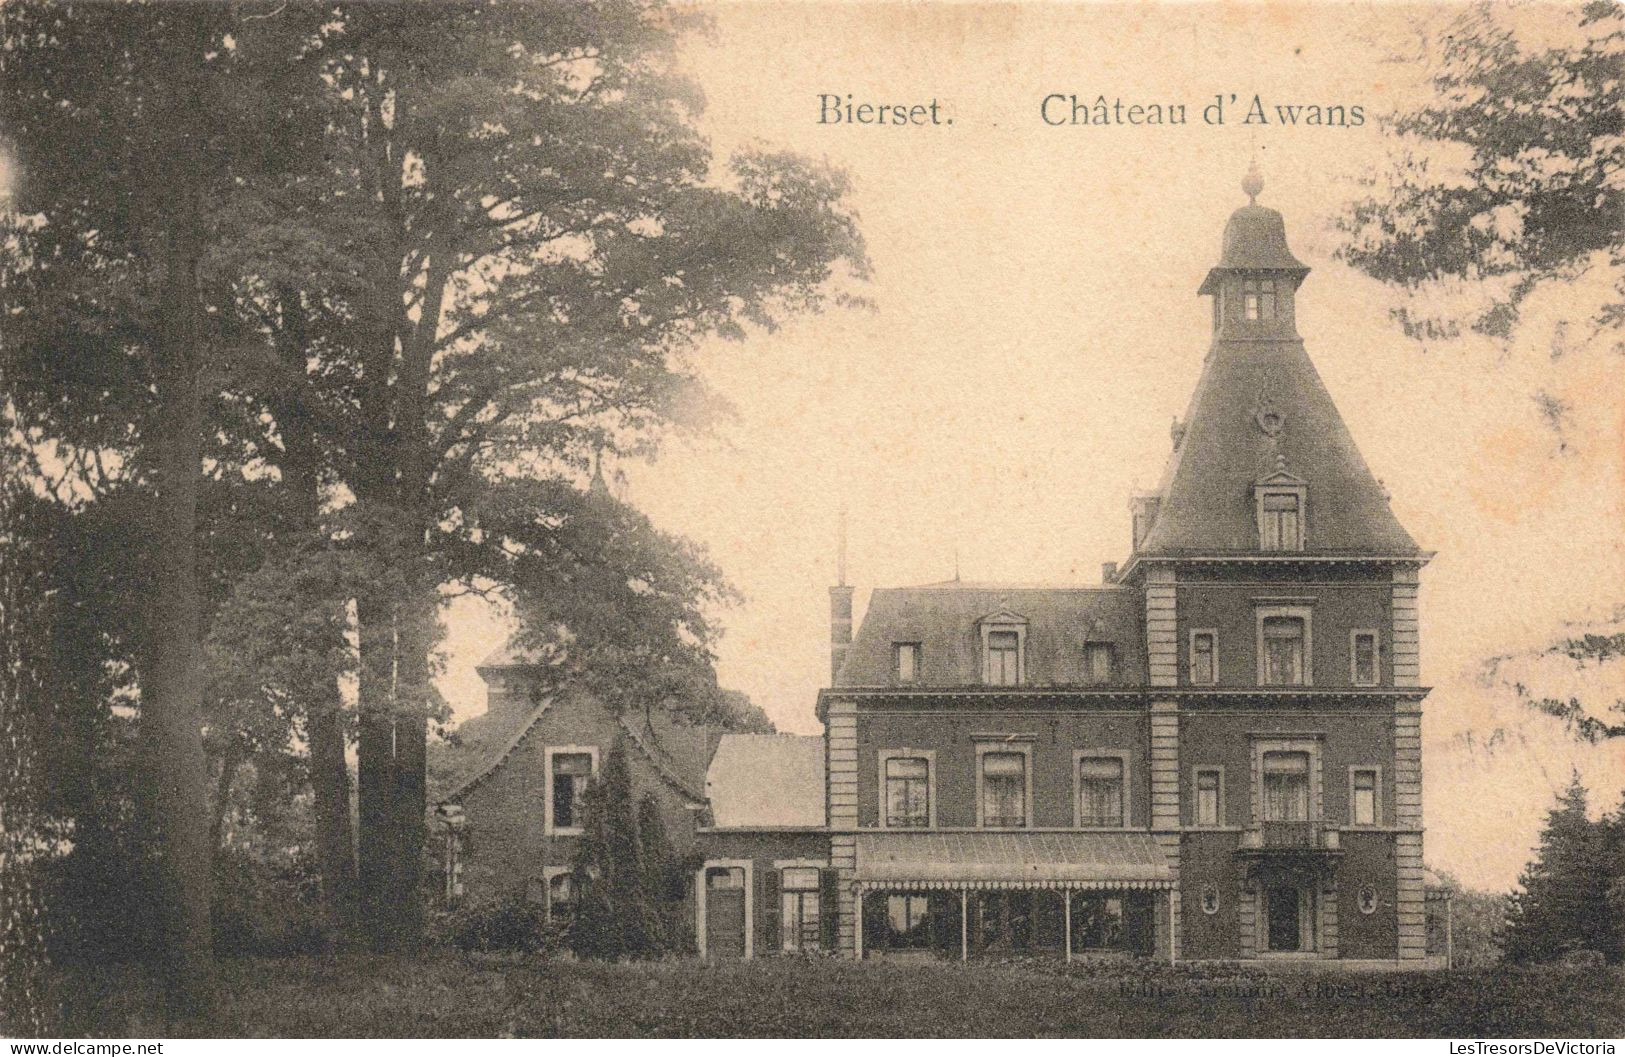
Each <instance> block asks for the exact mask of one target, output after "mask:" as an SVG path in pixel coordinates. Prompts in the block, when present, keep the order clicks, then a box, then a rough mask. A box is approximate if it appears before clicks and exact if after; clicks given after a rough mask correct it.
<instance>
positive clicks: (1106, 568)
mask: <svg viewBox="0 0 1625 1057" xmlns="http://www.w3.org/2000/svg"><path fill="white" fill-rule="evenodd" d="M1100 582H1101V583H1103V584H1110V583H1116V582H1117V563H1116V562H1102V563H1101V565H1100Z"/></svg>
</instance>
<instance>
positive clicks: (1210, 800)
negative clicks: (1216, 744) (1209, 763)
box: [1196, 767, 1219, 826]
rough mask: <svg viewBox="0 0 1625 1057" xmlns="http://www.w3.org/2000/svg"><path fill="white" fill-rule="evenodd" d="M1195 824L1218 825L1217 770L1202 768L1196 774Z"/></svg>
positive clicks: (1214, 768) (1215, 768)
mask: <svg viewBox="0 0 1625 1057" xmlns="http://www.w3.org/2000/svg"><path fill="white" fill-rule="evenodd" d="M1196 824H1197V825H1198V826H1217V825H1218V824H1219V769H1218V768H1217V767H1204V768H1201V769H1199V770H1198V771H1197V772H1196Z"/></svg>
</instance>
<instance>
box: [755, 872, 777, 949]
mask: <svg viewBox="0 0 1625 1057" xmlns="http://www.w3.org/2000/svg"><path fill="white" fill-rule="evenodd" d="M761 889H762V900H761V902H760V903H759V904H758V905H757V907H756V917H757V920H758V921H760V922H761V925H760V926H759V927H758V928H757V935H758V936H760V937H761V949H760V950H758V951H757V952H756V953H757V954H777V953H778V951H779V947H780V943H779V871H777V870H774V869H767V870H763V871H762V884H761Z"/></svg>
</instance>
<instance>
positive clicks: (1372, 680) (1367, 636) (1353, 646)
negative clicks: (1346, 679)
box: [1349, 631, 1381, 686]
mask: <svg viewBox="0 0 1625 1057" xmlns="http://www.w3.org/2000/svg"><path fill="white" fill-rule="evenodd" d="M1349 669H1350V670H1349V675H1350V676H1351V677H1352V678H1351V681H1352V682H1353V683H1354V685H1355V686H1376V685H1377V683H1379V682H1380V681H1381V680H1380V678H1379V674H1378V670H1377V633H1376V632H1375V631H1356V632H1352V633H1351V634H1350V636H1349Z"/></svg>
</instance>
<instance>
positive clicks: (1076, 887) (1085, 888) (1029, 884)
mask: <svg viewBox="0 0 1625 1057" xmlns="http://www.w3.org/2000/svg"><path fill="white" fill-rule="evenodd" d="M854 887H856V888H857V889H858V890H860V891H862V890H866V889H882V888H883V889H885V890H886V891H888V892H929V891H938V892H940V891H943V890H948V891H954V892H957V891H959V890H960V889H966V890H969V891H973V892H974V891H978V890H981V889H988V890H1010V889H1017V890H1021V889H1028V888H1047V889H1053V890H1054V891H1061V890H1062V889H1070V890H1072V891H1074V892H1106V891H1123V890H1125V889H1127V890H1130V891H1145V890H1152V889H1162V888H1172V887H1174V882H1173V881H1171V880H1169V881H862V880H860V881H857V882H855V883H854Z"/></svg>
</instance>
